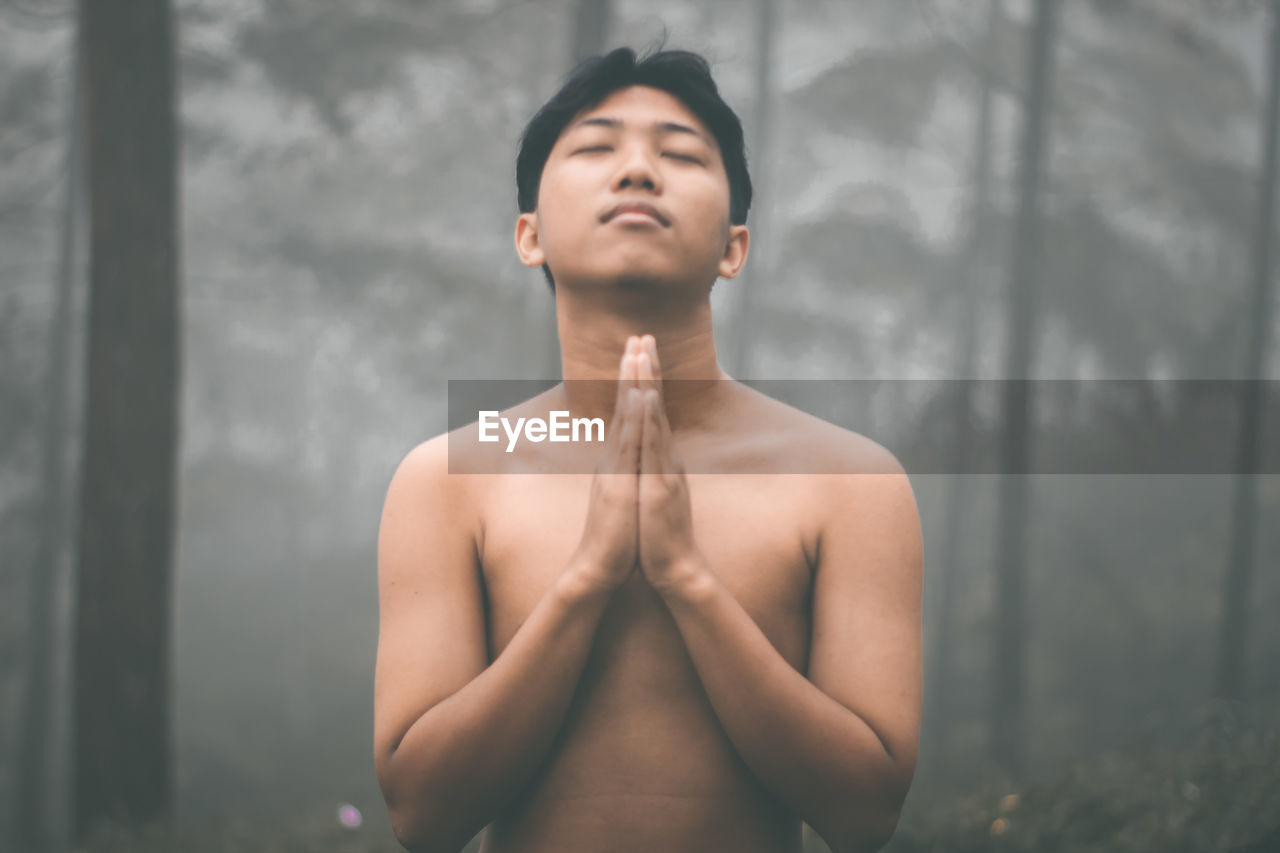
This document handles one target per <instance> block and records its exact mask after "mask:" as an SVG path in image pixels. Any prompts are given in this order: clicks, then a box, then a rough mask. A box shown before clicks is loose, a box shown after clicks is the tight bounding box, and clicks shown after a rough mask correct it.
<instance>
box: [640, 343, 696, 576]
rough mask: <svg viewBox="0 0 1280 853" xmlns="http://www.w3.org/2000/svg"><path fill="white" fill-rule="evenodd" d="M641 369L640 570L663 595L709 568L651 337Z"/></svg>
mask: <svg viewBox="0 0 1280 853" xmlns="http://www.w3.org/2000/svg"><path fill="white" fill-rule="evenodd" d="M637 369H638V373H639V381H638V385H639V387H640V389H641V390H642V392H643V394H644V398H643V399H644V412H643V429H642V435H641V441H640V478H639V479H640V483H639V496H638V502H639V557H640V568H641V570H642V571H643V573H644V576H645V579H646V580H648V581H649V584H650V585H651V586H653V587H654V589H656V590H658V591H659V592H664V591H668V590H670V589H672V588H674V587H675V586H677V585H679V584H681V583H683V582H686V581H688V580H690V579H692V578H693V577H694V576H696V575H697V574H698V573H699V572H701V571H704V570H705V565H706V564H705V562H703V561H702V559H701V555H700V554H699V552H698V548H697V545H696V544H695V543H694V540H693V515H692V512H691V511H690V505H689V484H688V480H687V479H686V477H685V471H684V463H683V462H682V461H681V459H680V456H679V454H678V453H676V449H675V445H674V444H673V442H672V440H671V426H670V424H669V423H668V422H667V414H666V409H665V407H664V406H663V404H662V391H661V388H662V373H661V368H660V367H659V365H658V346H657V344H656V343H655V341H654V339H653V336H652V335H645V336H644V337H643V338H641V339H640V346H639V354H638V356H637Z"/></svg>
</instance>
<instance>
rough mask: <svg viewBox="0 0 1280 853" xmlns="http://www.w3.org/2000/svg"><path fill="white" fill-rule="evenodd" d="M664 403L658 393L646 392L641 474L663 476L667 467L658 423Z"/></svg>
mask: <svg viewBox="0 0 1280 853" xmlns="http://www.w3.org/2000/svg"><path fill="white" fill-rule="evenodd" d="M661 407H662V403H661V401H660V400H659V398H658V392H657V391H655V390H653V389H652V388H650V389H649V390H648V391H645V392H644V429H643V430H642V432H641V445H640V473H641V474H661V473H662V472H663V471H664V470H665V468H666V466H665V465H664V464H663V458H664V456H665V454H664V452H663V449H664V448H663V442H662V425H661V424H660V423H658V411H659V409H661Z"/></svg>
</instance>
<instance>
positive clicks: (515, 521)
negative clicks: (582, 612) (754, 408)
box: [480, 475, 814, 674]
mask: <svg viewBox="0 0 1280 853" xmlns="http://www.w3.org/2000/svg"><path fill="white" fill-rule="evenodd" d="M786 479H788V478H778V477H762V476H761V477H757V476H748V475H719V476H715V475H693V476H690V477H689V491H690V503H691V508H692V515H693V525H694V535H695V537H696V541H697V543H698V547H699V550H700V551H701V552H702V554H703V555H704V556H705V557H706V559H707V561H708V562H709V563H710V565H711V568H712V570H713V571H714V572H715V573H716V576H717V577H718V578H719V579H720V581H721V583H723V584H724V585H725V587H726V588H727V589H728V590H729V591H730V592H731V593H732V594H733V596H734V598H735V599H736V600H737V601H738V603H739V604H741V605H742V607H743V609H745V610H746V611H747V613H749V614H750V615H751V617H752V619H753V620H754V621H755V623H756V624H757V625H759V626H760V628H761V630H762V631H763V632H764V634H765V635H766V636H767V637H768V638H769V640H770V641H771V642H772V643H773V645H774V647H775V648H777V649H778V651H779V652H780V653H781V654H782V655H783V657H784V658H786V659H787V660H788V661H789V662H790V663H791V664H792V666H794V667H796V668H797V669H798V670H800V671H802V672H803V671H804V670H805V665H806V663H807V656H808V629H809V594H810V586H811V578H812V564H811V559H812V555H813V553H814V546H813V542H812V538H813V537H812V536H811V534H810V532H809V531H808V530H807V529H806V525H805V521H806V514H805V512H804V509H803V503H804V501H803V495H802V494H797V493H796V491H795V489H794V487H792V486H789V485H787V484H786V483H785V480H786ZM495 481H497V482H496V483H495V484H494V486H493V488H492V489H491V490H489V491H488V494H487V497H486V501H485V504H486V506H485V520H484V538H483V544H482V553H481V555H480V558H481V564H482V570H483V576H484V581H485V594H486V606H487V608H488V630H489V644H490V654H491V657H496V656H497V655H498V654H500V653H501V651H502V649H503V648H505V647H506V645H507V643H508V642H510V640H511V637H512V636H513V635H514V634H515V632H516V631H517V630H518V629H519V627H520V625H521V623H523V621H524V620H525V618H527V617H528V615H529V613H530V612H531V611H532V610H533V608H534V607H535V606H536V605H537V603H538V602H539V601H540V600H541V598H542V596H543V595H544V594H545V593H546V591H547V589H548V588H549V587H550V585H551V584H552V583H553V582H554V581H555V579H556V577H557V576H558V575H559V574H560V573H561V572H562V571H563V570H564V568H565V566H566V565H567V563H568V561H569V559H570V558H571V557H572V555H573V553H574V550H575V549H576V547H577V545H578V543H579V541H580V538H581V535H582V528H583V524H584V522H585V519H586V513H587V501H588V497H589V493H590V487H591V478H590V477H589V476H585V475H511V476H503V477H496V478H495ZM596 645H597V646H598V647H600V649H602V650H608V649H612V650H613V651H614V652H615V654H614V655H613V656H612V662H613V663H615V664H617V665H618V666H627V665H629V664H630V665H637V666H647V667H648V668H649V669H655V668H657V669H661V668H663V665H664V663H665V664H668V665H673V664H678V663H680V662H681V661H682V659H683V658H682V654H681V652H680V649H679V637H678V634H677V633H676V629H675V624H674V622H673V621H672V620H671V618H670V616H669V615H668V614H667V612H666V608H665V605H664V604H663V603H662V600H661V598H660V597H659V596H658V595H657V594H656V593H655V592H653V590H652V589H651V588H650V587H649V586H648V585H647V584H646V583H645V582H644V580H643V578H642V577H640V575H639V574H638V573H637V575H636V576H635V577H634V578H633V579H632V581H631V582H629V583H627V584H626V585H624V586H623V587H622V588H620V589H619V590H618V591H617V592H615V593H614V596H613V599H612V600H611V602H610V606H609V609H608V611H607V612H606V614H605V618H604V619H602V622H601V626H600V629H599V632H598V635H597V644H596ZM599 658H600V654H599V653H597V654H594V655H593V661H594V663H596V664H601V663H604V661H601V660H599ZM633 674H634V673H633Z"/></svg>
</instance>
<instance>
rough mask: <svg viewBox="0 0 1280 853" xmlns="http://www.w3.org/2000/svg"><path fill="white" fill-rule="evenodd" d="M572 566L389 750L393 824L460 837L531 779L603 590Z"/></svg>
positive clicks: (447, 842)
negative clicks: (483, 663) (486, 658)
mask: <svg viewBox="0 0 1280 853" xmlns="http://www.w3.org/2000/svg"><path fill="white" fill-rule="evenodd" d="M575 568H576V567H575V566H570V568H569V569H567V570H566V571H565V572H564V573H563V574H562V575H561V576H560V577H559V578H558V579H557V581H556V582H555V583H554V584H552V586H551V588H550V589H549V590H548V591H547V593H546V594H545V595H544V596H543V597H542V600H541V601H540V602H539V603H538V604H537V605H536V606H535V607H534V609H533V611H532V612H531V613H530V614H529V616H528V618H527V619H526V620H525V621H524V623H523V624H522V625H521V626H520V628H519V629H518V630H517V631H516V633H515V635H514V636H513V637H512V638H511V641H510V642H509V643H508V645H507V646H506V647H505V648H504V649H503V650H502V653H501V654H500V655H499V656H498V657H497V659H496V660H494V661H493V663H492V664H490V665H489V666H488V667H486V668H485V670H484V671H483V672H481V673H480V674H479V675H477V676H476V677H475V678H474V679H472V680H471V681H470V682H469V683H468V684H466V686H464V687H463V688H462V689H460V690H458V691H457V692H456V693H454V694H453V695H451V696H449V697H448V698H447V699H444V700H443V701H441V702H439V703H438V704H437V705H435V706H433V707H432V708H431V709H429V710H428V711H427V712H426V713H424V714H423V715H422V716H421V717H419V718H418V719H417V720H416V721H415V722H414V724H413V725H412V726H411V727H410V728H409V730H408V732H406V734H405V736H404V738H403V739H402V740H401V741H400V743H399V745H398V746H397V747H396V749H395V752H394V753H393V755H392V756H391V759H390V764H389V766H390V774H389V777H390V779H391V780H392V781H391V784H390V785H389V786H387V787H388V788H389V790H390V792H391V796H390V797H389V801H393V802H391V810H392V812H393V816H396V817H398V821H397V822H398V823H399V825H400V826H399V827H398V828H397V834H398V835H400V836H403V837H402V840H405V838H404V837H408V838H410V839H421V846H422V848H423V849H433V850H434V849H451V845H452V843H453V842H454V841H456V842H457V843H456V846H457V847H461V846H462V845H463V844H464V843H465V842H466V841H467V840H468V839H469V838H470V837H471V836H472V835H474V834H475V833H476V832H477V831H479V830H480V829H481V828H483V827H484V825H485V824H487V823H489V822H490V821H491V820H492V819H493V818H494V817H495V816H496V814H497V812H498V810H499V809H500V808H501V807H502V806H503V804H504V803H506V802H507V801H509V799H510V798H511V797H513V796H514V795H515V794H516V793H518V792H519V790H520V789H521V788H522V787H523V786H524V785H525V784H526V783H527V782H528V781H529V779H530V778H531V776H532V774H533V772H534V770H535V769H536V768H537V766H538V764H539V763H540V762H541V761H542V759H543V758H544V757H545V756H546V753H547V750H548V749H549V747H550V746H551V743H552V741H553V739H554V737H555V735H556V732H557V730H558V729H559V727H560V724H561V722H562V721H563V718H564V714H565V711H566V709H567V708H568V705H569V701H570V699H571V697H572V695H573V692H574V689H575V688H576V686H577V683H578V679H579V677H580V675H581V673H582V668H583V665H584V663H585V661H586V657H587V654H588V652H589V650H590V648H591V642H592V638H593V637H594V635H595V631H596V627H597V626H598V624H599V622H600V616H601V614H602V612H603V611H604V608H605V606H606V604H607V603H608V597H609V594H608V592H607V591H602V590H599V589H598V588H597V587H592V586H588V585H586V584H585V583H583V582H580V581H579V580H578V578H579V574H578V572H576V571H575Z"/></svg>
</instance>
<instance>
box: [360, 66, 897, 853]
mask: <svg viewBox="0 0 1280 853" xmlns="http://www.w3.org/2000/svg"><path fill="white" fill-rule="evenodd" d="M726 116H727V118H726ZM540 121H541V122H542V124H541V125H538V123H539V122H540ZM535 125H537V126H538V127H537V128H535ZM530 127H531V128H534V129H535V130H536V131H537V132H538V133H543V134H548V145H547V146H544V147H545V149H546V150H544V151H543V152H542V153H538V152H537V151H536V150H534V151H533V154H532V155H530V157H529V158H526V156H525V154H526V153H528V151H529V150H530V149H531V147H533V148H536V145H537V144H538V143H537V137H536V135H535V134H534V131H527V132H526V136H525V139H524V140H523V145H524V149H525V150H524V152H522V155H521V162H523V163H524V166H523V167H522V168H525V169H532V172H531V173H529V172H526V180H528V179H529V178H528V175H529V174H532V178H531V180H532V181H533V182H534V183H533V186H534V188H535V189H536V197H535V198H532V199H530V198H529V197H528V195H527V194H526V195H524V196H522V204H521V209H522V210H523V211H524V212H522V213H521V214H520V216H519V219H518V221H517V224H516V246H517V250H518V252H519V254H520V257H521V259H522V261H523V262H524V263H525V264H526V265H529V266H542V267H543V268H544V270H545V271H547V273H548V280H549V281H552V283H553V287H554V292H555V296H556V311H557V320H558V325H559V332H560V343H561V357H562V364H563V371H564V376H565V377H566V378H567V379H568V380H570V381H567V382H564V383H561V384H560V385H557V386H556V387H555V388H552V389H551V390H549V391H547V392H546V393H545V394H542V395H540V396H539V397H537V398H534V399H533V400H530V401H527V402H526V403H523V404H521V405H520V406H517V407H514V409H513V410H512V412H511V413H510V414H513V415H515V414H526V413H533V412H543V413H545V412H546V411H548V410H550V409H565V410H571V411H572V412H573V413H574V415H575V416H579V415H583V416H589V417H592V416H599V417H602V418H604V419H605V420H606V421H608V435H607V439H606V441H605V442H604V444H603V445H601V444H583V445H579V446H575V447H573V448H570V449H568V450H566V449H564V445H556V446H555V449H554V452H555V453H558V454H569V456H561V457H558V461H557V462H555V463H554V464H557V465H565V464H566V463H565V460H566V459H571V460H577V459H580V458H582V456H583V455H584V454H590V458H591V459H592V460H596V459H598V460H599V461H598V464H596V467H595V470H594V473H546V472H547V471H548V460H549V459H550V457H549V455H548V454H551V453H552V452H553V451H552V446H551V445H549V444H546V443H537V444H535V443H530V442H524V443H523V444H522V445H520V446H519V447H518V448H516V451H515V452H513V453H511V454H506V455H503V454H499V456H500V457H501V459H502V461H501V463H500V466H499V467H498V468H496V469H493V470H492V472H491V473H460V472H459V467H461V466H460V465H459V460H460V457H459V455H458V454H457V452H456V451H457V448H458V447H462V446H464V445H465V444H466V440H465V439H464V438H463V437H462V434H463V433H464V432H465V431H464V430H456V431H454V433H450V434H448V435H445V436H439V437H437V438H434V439H432V440H430V441H427V442H425V443H423V444H422V445H420V446H418V447H417V448H415V449H414V450H412V451H411V452H410V453H409V454H408V456H407V457H406V458H405V459H404V461H403V462H402V463H401V465H400V467H399V469H398V470H397V472H396V474H395V476H394V478H393V479H392V482H391V485H390V488H389V490H388V494H387V499H386V504H385V507H384V510H383V517H382V526H381V530H380V536H379V545H378V580H379V597H380V620H381V621H380V633H379V639H378V656H377V672H376V679H375V722H374V749H375V762H376V768H377V773H378V779H379V782H380V784H381V787H382V790H383V793H384V796H385V798H386V802H387V807H388V810H389V814H390V818H391V823H392V826H393V828H394V830H395V833H396V836H397V838H398V839H399V840H400V842H401V843H402V844H403V845H404V846H405V847H406V848H407V849H409V850H412V851H456V850H458V849H460V848H462V847H463V846H464V845H465V844H466V843H467V841H468V840H469V839H471V838H472V837H473V836H474V835H475V834H476V833H477V832H479V831H480V830H482V829H485V827H487V830H486V831H485V834H484V837H483V841H482V845H481V850H482V851H483V853H514V852H515V851H521V853H524V851H555V853H573V851H590V853H597V851H646V853H652V851H663V853H666V851H674V853H679V851H690V853H693V851H699V853H702V851H712V850H716V851H719V850H723V851H735V852H736V853H755V851H758V853H766V851H767V853H783V851H788V853H791V852H793V851H794V852H797V853H798V851H800V850H801V848H802V833H801V830H802V822H804V823H807V824H808V825H809V826H811V827H812V828H813V829H814V831H816V832H817V833H818V834H819V835H820V836H821V837H822V838H823V839H824V840H825V841H826V842H827V844H828V845H829V846H830V847H831V849H832V850H833V851H836V853H846V851H870V850H876V849H879V848H880V847H881V846H882V845H883V844H884V843H885V842H886V841H887V840H888V839H889V837H890V836H891V835H892V833H893V831H894V828H895V826H896V824H897V819H898V815H899V811H900V809H901V806H902V803H903V800H904V798H905V797H906V794H907V790H908V787H909V786H910V783H911V779H912V775H913V772H914V768H915V762H916V750H917V743H918V731H919V718H920V701H921V650H920V649H921V637H920V610H921V563H922V543H921V534H920V526H919V517H918V513H917V509H916V504H915V500H914V496H913V493H912V490H911V487H910V484H909V481H908V479H907V476H906V475H905V473H904V472H903V471H902V468H901V466H900V465H898V463H897V460H896V459H894V458H893V456H892V455H891V454H890V453H889V451H887V450H886V449H884V448H883V447H882V446H880V445H878V444H876V443H875V442H873V441H871V440H869V439H867V438H865V437H862V436H859V435H857V434H855V433H851V432H848V431H845V430H843V429H839V428H837V427H834V426H832V425H830V424H827V423H825V422H823V421H820V420H818V419H816V418H813V417H811V416H809V415H807V414H804V413H802V412H799V411H797V410H795V409H792V408H790V407H788V406H785V405H783V404H781V403H778V402H776V401H774V400H772V399H770V398H768V397H765V396H764V395H761V394H759V393H757V392H755V391H753V390H751V389H749V388H747V387H746V386H744V385H741V384H740V383H737V382H734V381H732V380H731V379H730V378H729V377H728V376H727V375H726V374H725V373H724V371H722V370H721V369H720V367H719V364H718V363H717V360H716V350H715V343H714V339H713V336H712V324H711V314H710V292H711V287H712V284H713V283H714V281H715V280H716V278H717V277H722V278H726V279H728V278H733V277H734V276H735V275H737V273H738V271H739V270H740V269H741V268H742V265H743V263H744V261H745V260H746V255H747V244H748V234H747V229H746V227H745V225H744V222H745V219H746V204H749V197H750V188H749V187H750V185H749V181H747V182H746V184H745V186H744V184H743V182H744V181H746V169H745V157H744V155H743V150H742V137H741V129H740V125H739V124H738V121H737V118H736V116H733V113H732V111H731V110H729V108H728V107H727V106H726V105H724V103H723V101H721V100H720V98H719V95H718V94H716V89H715V84H714V83H713V82H712V81H711V78H710V75H709V74H708V73H707V70H706V65H705V63H703V62H702V60H701V59H700V58H698V57H696V56H694V55H692V54H685V53H681V52H678V51H665V52H660V53H657V54H654V55H653V56H651V57H648V58H646V59H643V60H640V62H639V64H637V62H636V57H635V55H634V53H632V52H631V51H629V50H627V49H620V50H618V51H614V52H613V53H611V54H609V55H607V56H606V57H603V58H597V59H596V60H595V61H591V62H589V63H587V64H585V65H583V66H580V67H579V69H578V71H576V72H575V75H574V76H573V77H571V78H570V81H569V82H568V83H567V84H566V85H565V87H564V89H562V90H561V92H560V94H558V95H557V96H556V98H553V99H552V101H551V102H549V104H548V106H547V107H544V109H543V110H542V111H541V112H540V113H539V115H538V116H535V118H534V120H533V121H532V122H531V124H530ZM548 127H549V128H550V131H549V133H548ZM735 134H736V135H735ZM530 164H532V165H530ZM744 194H745V197H746V203H745V204H744V203H743V196H744ZM659 353H660V354H661V357H660V358H659ZM574 380H593V381H574ZM679 380H703V381H702V382H700V383H698V382H682V381H679ZM468 429H469V430H471V431H474V429H475V425H474V424H473V425H472V426H471V427H470V428H468ZM451 440H452V441H455V442H457V444H455V447H454V450H453V451H451V449H450V445H449V442H450V441H451ZM573 454H577V456H574V455H573ZM800 454H803V455H804V456H805V458H807V459H808V460H810V462H809V463H807V464H806V466H805V470H806V471H808V473H796V471H797V470H799V469H798V468H797V463H796V460H797V459H798V458H799V455H800ZM815 454H818V456H817V458H820V459H821V460H822V468H821V470H822V471H823V472H824V473H813V472H812V471H813V466H812V459H814V458H815ZM451 463H452V470H453V473H450V471H451ZM573 464H577V463H576V462H574V463H573ZM570 467H572V465H571V466H570ZM561 470H568V469H565V468H562V469H561ZM574 470H576V471H579V472H581V471H584V470H587V469H583V468H574ZM713 471H714V472H717V473H707V472H713ZM737 471H742V472H745V473H734V472H737ZM868 472H871V473H868Z"/></svg>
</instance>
